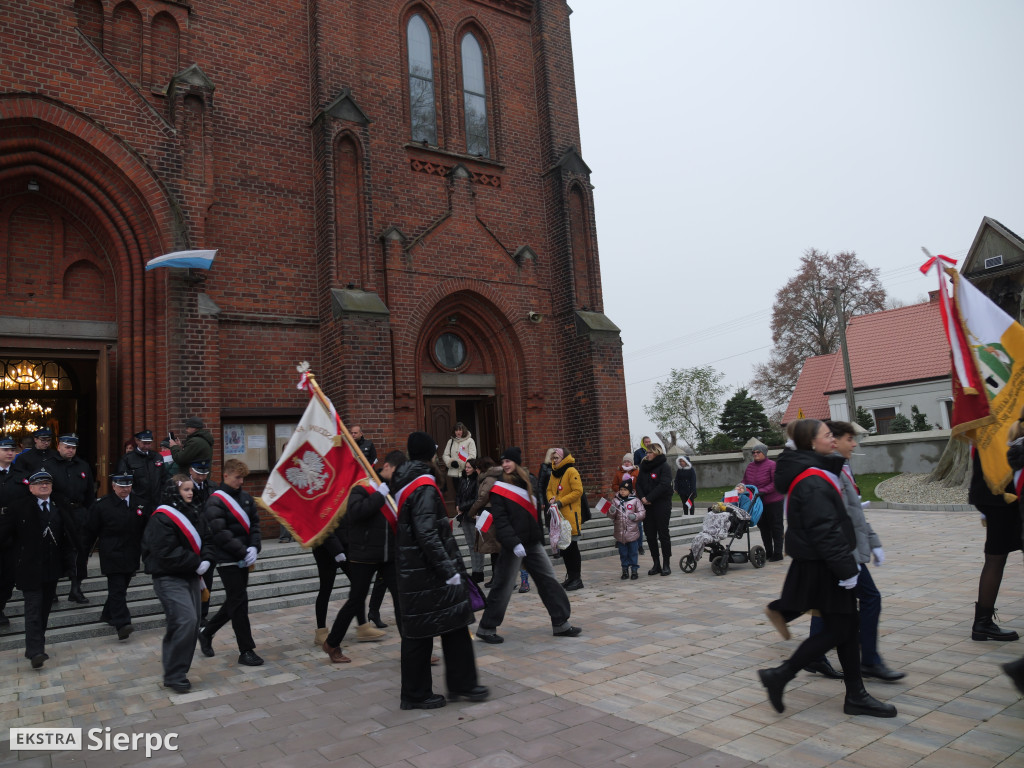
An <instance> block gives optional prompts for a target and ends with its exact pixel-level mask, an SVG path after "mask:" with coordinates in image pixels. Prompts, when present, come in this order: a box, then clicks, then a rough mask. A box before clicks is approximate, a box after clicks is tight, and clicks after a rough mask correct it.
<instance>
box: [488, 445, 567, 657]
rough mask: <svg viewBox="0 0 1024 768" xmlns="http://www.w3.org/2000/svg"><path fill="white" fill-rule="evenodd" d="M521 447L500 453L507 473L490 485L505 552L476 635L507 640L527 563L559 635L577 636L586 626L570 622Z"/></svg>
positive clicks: (493, 512) (491, 506)
mask: <svg viewBox="0 0 1024 768" xmlns="http://www.w3.org/2000/svg"><path fill="white" fill-rule="evenodd" d="M522 463H523V453H522V451H521V450H520V449H519V448H514V447H513V448H506V449H505V451H504V452H503V453H502V454H501V469H502V474H501V476H500V477H499V478H498V480H497V481H496V482H495V483H494V485H493V486H492V487H491V495H490V503H489V505H488V510H489V512H490V516H493V525H494V529H495V531H496V532H497V537H498V541H499V542H501V552H500V553H499V555H498V561H497V563H496V564H495V566H494V576H493V583H492V585H491V591H490V592H489V593H488V595H487V607H486V608H484V613H483V616H482V617H481V618H480V626H479V627H478V628H477V632H476V636H477V637H478V638H480V639H481V640H483V641H484V642H485V643H491V644H496V643H503V642H504V641H505V638H503V637H502V636H501V635H499V634H498V631H497V630H498V627H500V626H501V623H502V622H503V621H504V619H505V610H506V609H507V608H508V601H509V598H511V596H512V590H513V588H514V587H515V586H516V578H517V576H518V574H519V570H520V567H522V568H523V569H524V570H525V571H526V572H527V573H528V574H530V576H532V577H533V583H534V585H536V587H537V594H539V595H540V599H541V602H543V603H544V608H545V609H546V610H547V612H548V616H550V617H551V632H552V634H554V635H555V636H556V637H576V636H577V635H579V634H580V633H581V632H582V631H583V630H582V629H580V628H579V627H574V626H573V625H572V622H570V621H569V617H570V613H571V607H570V605H569V597H568V595H567V594H566V592H565V588H564V587H563V586H562V585H561V584H559V583H558V578H557V577H556V576H555V569H554V567H553V566H552V565H551V560H550V559H548V553H547V551H546V550H545V549H544V534H543V532H542V530H541V527H540V510H539V509H538V501H537V499H536V497H535V496H534V495H533V493H532V492H531V490H532V488H533V485H532V483H531V478H530V473H529V472H527V471H526V469H524V468H523V466H522ZM487 516H488V513H487V511H484V512H481V513H480V516H479V517H478V525H480V526H486V525H487V524H488V520H487Z"/></svg>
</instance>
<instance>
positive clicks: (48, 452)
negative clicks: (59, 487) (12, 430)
mask: <svg viewBox="0 0 1024 768" xmlns="http://www.w3.org/2000/svg"><path fill="white" fill-rule="evenodd" d="M32 441H33V442H34V443H35V447H34V448H29V449H28V450H27V451H22V452H21V453H19V454H18V458H17V461H16V462H15V463H16V464H17V465H18V469H20V470H21V471H22V472H24V473H25V474H26V475H32V474H35V473H36V472H38V471H39V470H40V469H42V468H43V464H44V463H45V462H46V460H47V459H49V458H53V457H55V456H56V455H57V452H56V451H55V450H53V448H52V447H51V446H52V444H53V431H52V430H50V429H49V428H47V427H42V428H41V429H37V430H36V431H35V432H33V433H32Z"/></svg>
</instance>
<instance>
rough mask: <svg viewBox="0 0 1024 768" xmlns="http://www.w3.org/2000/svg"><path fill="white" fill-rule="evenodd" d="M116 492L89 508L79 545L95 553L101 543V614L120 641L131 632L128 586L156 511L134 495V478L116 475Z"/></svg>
mask: <svg viewBox="0 0 1024 768" xmlns="http://www.w3.org/2000/svg"><path fill="white" fill-rule="evenodd" d="M112 484H113V490H112V491H111V492H110V493H109V494H107V495H106V496H104V497H103V498H102V499H100V500H99V501H97V502H96V503H94V504H93V505H92V506H91V507H89V512H88V515H87V516H86V518H85V524H84V525H82V528H81V542H80V546H81V547H82V548H83V549H84V551H86V552H92V548H93V545H94V544H96V543H97V541H98V542H99V552H100V571H101V572H102V573H103V575H104V576H106V577H107V600H106V602H105V603H104V604H103V611H102V612H101V613H100V621H106V622H107V623H109V624H110V625H112V626H113V627H114V628H115V629H116V630H117V637H118V639H120V640H127V639H128V636H129V635H131V633H132V615H131V613H130V612H129V610H128V597H127V596H128V585H129V584H130V583H131V580H132V576H134V575H135V573H136V572H137V571H138V570H139V559H140V558H141V557H142V533H143V531H144V530H145V528H146V522H147V521H148V520H149V516H150V515H151V514H152V512H153V507H152V506H150V505H149V503H148V502H147V501H146V499H145V498H143V497H141V496H136V495H135V488H134V486H133V485H132V476H131V475H127V474H118V475H114V476H113V478H112Z"/></svg>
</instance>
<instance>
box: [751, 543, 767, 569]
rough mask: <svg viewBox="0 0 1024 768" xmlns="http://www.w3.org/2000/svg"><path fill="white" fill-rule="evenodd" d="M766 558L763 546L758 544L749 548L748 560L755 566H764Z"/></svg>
mask: <svg viewBox="0 0 1024 768" xmlns="http://www.w3.org/2000/svg"><path fill="white" fill-rule="evenodd" d="M766 560H767V558H766V557H765V553H764V547H762V546H761V545H760V544H758V545H757V546H754V547H751V548H750V562H751V563H752V564H753V566H754V567H755V568H764V564H765V562H766Z"/></svg>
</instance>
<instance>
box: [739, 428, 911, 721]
mask: <svg viewBox="0 0 1024 768" xmlns="http://www.w3.org/2000/svg"><path fill="white" fill-rule="evenodd" d="M793 442H794V443H795V445H796V449H795V450H793V449H787V450H785V451H783V452H782V455H780V456H779V458H778V460H777V462H776V469H775V487H776V488H777V489H778V490H779V492H780V493H788V496H787V499H788V501H787V515H788V518H789V527H788V528H787V529H786V552H787V553H788V554H789V556H790V557H791V558H793V562H792V564H791V565H790V567H789V572H788V573H787V574H786V581H785V583H784V584H783V586H782V595H781V597H780V598H779V599H778V600H776V601H774V602H772V603H771V604H770V605H769V606H768V608H767V609H766V611H765V613H766V614H767V615H768V618H769V619H770V620H771V622H772V624H773V625H774V626H775V627H776V629H778V630H779V633H780V634H781V635H782V636H783V637H784V638H785V639H789V630H788V628H787V627H786V623H787V622H789V621H792V620H793V619H794V618H796V617H797V616H799V615H800V614H802V613H805V612H807V611H810V610H817V611H818V612H819V613H820V614H821V618H822V621H823V622H824V624H825V631H823V632H821V633H820V634H817V635H812V636H810V637H808V638H807V639H806V640H805V641H804V642H803V643H801V645H800V647H799V648H797V649H796V651H795V652H794V653H793V655H792V656H790V657H789V659H787V660H786V661H784V662H783V663H782V665H781V666H778V667H775V668H774V669H762V670H760V671H759V672H758V675H759V677H760V678H761V683H762V684H763V685H764V687H765V688H767V689H768V700H769V701H770V702H771V704H772V706H773V707H774V708H775V710H776V711H778V712H782V711H783V710H784V707H783V704H782V691H783V689H784V688H785V686H786V683H788V682H789V681H790V680H792V679H793V677H795V676H796V673H797V671H798V670H800V669H803V668H804V667H805V666H807V665H808V664H809V663H810V662H812V661H814V660H815V659H819V658H821V656H822V655H823V654H824V653H825V652H826V651H828V650H830V649H831V648H833V647H834V648H835V649H836V652H837V654H838V656H839V663H840V664H841V665H842V667H843V682H844V683H845V684H846V700H845V702H844V703H843V712H845V713H846V714H848V715H871V716H873V717H895V716H896V707H894V706H892V705H891V704H883V703H882V702H880V701H878V700H877V699H875V698H873V697H872V696H870V695H869V694H868V692H867V691H866V690H864V681H863V679H862V678H861V672H860V643H859V617H858V615H857V599H856V594H855V593H854V588H855V587H856V586H857V574H858V572H859V566H858V565H857V560H856V558H855V557H854V550H856V548H857V534H856V532H855V530H854V526H853V521H852V520H850V516H849V515H848V514H847V513H846V505H845V504H844V502H843V496H842V491H841V490H840V481H839V473H840V472H842V470H843V461H844V459H843V457H842V456H840V455H839V454H835V453H834V451H835V446H836V441H835V438H834V437H833V436H832V432H831V431H830V430H829V428H828V426H827V425H826V424H825V423H824V422H821V421H818V420H817V419H802V420H800V421H798V422H797V423H796V427H795V428H794V430H793Z"/></svg>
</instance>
